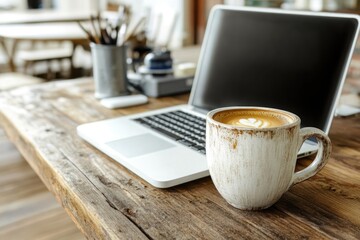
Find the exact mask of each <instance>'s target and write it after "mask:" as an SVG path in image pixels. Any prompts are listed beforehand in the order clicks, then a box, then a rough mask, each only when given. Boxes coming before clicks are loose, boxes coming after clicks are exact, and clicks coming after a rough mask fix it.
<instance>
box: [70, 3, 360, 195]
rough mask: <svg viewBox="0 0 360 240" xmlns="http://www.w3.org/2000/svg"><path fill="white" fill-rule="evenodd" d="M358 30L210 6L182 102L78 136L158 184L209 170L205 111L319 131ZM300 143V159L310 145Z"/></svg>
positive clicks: (302, 16)
mask: <svg viewBox="0 0 360 240" xmlns="http://www.w3.org/2000/svg"><path fill="white" fill-rule="evenodd" d="M358 31H359V20H358V17H357V16H355V15H345V14H330V13H311V12H292V11H283V10H275V9H260V8H245V7H243V8H241V7H225V6H216V7H215V8H213V9H212V11H211V14H210V16H209V20H208V25H207V28H206V33H205V38H204V43H203V45H202V49H201V53H200V59H199V63H198V68H197V72H196V74H195V80H194V84H193V88H192V90H191V95H190V100H189V103H188V104H187V105H180V106H174V107H170V108H165V109H160V110H156V111H149V112H145V113H141V114H136V115H130V116H126V117H119V118H115V119H109V120H104V121H99V122H94V123H88V124H83V125H80V126H78V128H77V131H78V134H79V136H81V137H82V138H83V139H85V140H86V141H88V142H89V143H91V144H92V145H94V146H95V147H97V148H98V149H100V150H101V151H103V152H104V153H106V154H107V155H109V156H110V157H112V158H113V159H115V160H116V161H118V162H119V163H121V164H122V165H124V166H125V167H127V168H128V169H129V170H131V171H132V172H134V173H135V174H137V175H139V176H140V177H142V178H143V179H145V180H146V181H148V182H149V183H150V184H152V185H153V186H155V187H159V188H166V187H171V186H174V185H178V184H181V183H184V182H188V181H191V180H194V179H198V178H201V177H205V176H208V175H209V173H208V168H207V162H206V156H205V153H206V150H205V116H206V113H207V112H208V111H209V110H212V109H214V108H218V107H224V106H263V107H273V108H279V109H284V110H287V111H290V112H293V113H295V114H297V115H298V116H300V118H301V120H302V127H304V126H313V127H317V128H320V129H322V130H323V131H325V132H326V133H328V132H329V128H330V125H331V122H332V118H333V115H334V111H335V107H336V103H337V100H338V98H339V95H340V92H341V89H342V85H343V83H344V79H345V76H346V72H347V69H348V66H349V63H350V59H351V55H352V52H353V50H354V45H355V41H356V39H357V35H358ZM316 148H317V145H316V142H313V141H311V140H309V141H307V142H306V143H305V144H304V145H303V147H302V149H301V150H300V152H299V157H301V156H306V155H308V154H311V153H313V152H315V151H316Z"/></svg>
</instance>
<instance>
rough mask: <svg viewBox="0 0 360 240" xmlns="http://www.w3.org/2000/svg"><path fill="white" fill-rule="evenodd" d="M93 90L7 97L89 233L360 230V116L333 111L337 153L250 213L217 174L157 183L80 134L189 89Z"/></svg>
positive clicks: (6, 123)
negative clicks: (221, 187)
mask: <svg viewBox="0 0 360 240" xmlns="http://www.w3.org/2000/svg"><path fill="white" fill-rule="evenodd" d="M93 90H94V89H93V84H92V82H91V81H90V80H89V79H82V80H76V81H72V80H71V81H64V82H50V83H46V84H43V85H39V86H31V87H25V88H22V89H17V90H13V91H11V92H3V93H2V94H1V96H0V123H1V124H2V125H3V127H4V128H5V130H6V133H7V134H8V136H9V138H10V139H11V141H13V142H14V143H15V144H16V146H17V148H18V149H19V150H20V152H21V153H22V155H23V156H24V157H25V158H26V160H27V161H28V162H29V164H30V165H31V167H32V168H33V169H34V170H35V172H36V173H37V174H38V175H39V176H40V178H41V179H42V181H43V182H44V183H45V184H46V186H47V187H48V188H49V190H50V191H51V192H52V193H53V194H54V195H55V196H56V198H57V200H58V201H59V202H60V203H61V205H62V206H63V207H64V208H65V209H66V211H67V213H68V214H69V215H70V217H71V218H72V219H73V220H74V222H75V223H76V224H77V226H78V227H79V228H80V229H81V231H82V232H83V233H84V234H85V235H86V237H88V238H89V239H174V238H181V239H242V238H253V239H283V238H286V239H307V238H311V239H329V238H330V239H331V238H332V239H347V240H349V239H360V174H359V171H360V117H359V116H357V117H349V118H336V119H335V120H334V122H333V125H332V128H331V131H330V138H331V139H332V142H333V153H332V155H331V159H330V160H329V163H328V164H327V165H326V166H325V168H324V169H323V170H322V171H321V172H320V173H319V174H317V175H316V176H314V177H313V178H311V179H309V180H308V181H305V182H303V183H300V184H298V185H296V186H294V187H293V188H291V189H290V190H289V191H288V192H287V193H285V194H284V196H283V197H282V198H281V199H280V201H279V202H278V203H276V204H275V205H274V206H273V207H271V208H269V209H267V210H264V211H255V212H249V211H241V210H238V209H235V208H233V207H232V206H230V205H229V204H227V203H226V202H225V200H224V199H223V198H222V197H221V196H220V195H219V193H218V192H217V191H216V189H215V187H214V185H213V183H212V181H211V179H210V177H206V178H203V179H200V180H197V181H193V182H190V183H186V184H183V185H180V186H177V187H173V188H170V189H156V188H154V187H152V186H151V185H149V184H148V183H146V182H145V181H143V180H142V179H140V178H139V177H137V176H136V175H134V174H132V173H131V172H129V171H128V170H127V169H125V168H124V167H122V166H121V165H120V164H118V163H116V162H115V161H113V160H112V159H110V158H109V157H107V156H105V155H104V154H102V153H101V152H99V151H98V150H96V149H95V148H94V147H92V146H90V145H89V144H87V143H85V142H84V141H83V140H81V139H80V138H79V137H78V136H77V134H76V126H78V125H79V124H81V123H86V122H91V121H96V120H101V119H105V118H110V117H116V116H122V115H126V114H131V113H137V112H142V111H147V110H151V109H156V108H161V107H166V106H170V105H175V104H182V103H184V102H186V101H187V99H188V95H186V94H185V95H179V96H175V97H164V98H160V99H150V104H148V105H143V106H138V107H132V108H127V109H121V110H109V109H105V108H103V107H101V105H100V104H99V103H98V101H96V100H95V98H94V97H93V94H94V91H93ZM170 157H171V156H169V158H170ZM309 162H310V160H309V159H301V160H299V161H298V165H299V167H300V168H301V167H304V166H305V165H307V164H308V163H309Z"/></svg>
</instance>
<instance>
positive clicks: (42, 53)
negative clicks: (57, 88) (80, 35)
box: [17, 48, 73, 79]
mask: <svg viewBox="0 0 360 240" xmlns="http://www.w3.org/2000/svg"><path fill="white" fill-rule="evenodd" d="M17 56H18V58H19V59H20V60H21V61H23V62H24V63H25V65H24V73H27V72H28V69H29V67H31V66H33V65H34V64H35V63H37V62H47V64H48V66H47V73H48V77H49V79H50V78H51V75H52V71H51V66H50V62H51V61H53V60H56V61H62V60H64V59H68V60H69V61H70V65H71V67H72V56H73V50H72V49H66V48H53V49H51V48H50V49H37V50H22V51H19V52H18V54H17Z"/></svg>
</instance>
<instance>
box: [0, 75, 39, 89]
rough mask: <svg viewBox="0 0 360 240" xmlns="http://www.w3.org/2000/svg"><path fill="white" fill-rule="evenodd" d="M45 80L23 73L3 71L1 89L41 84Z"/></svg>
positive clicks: (0, 80) (0, 81)
mask: <svg viewBox="0 0 360 240" xmlns="http://www.w3.org/2000/svg"><path fill="white" fill-rule="evenodd" d="M44 81H45V80H44V79H41V78H37V77H32V76H28V75H25V74H21V73H2V74H0V91H4V90H8V89H12V88H17V87H21V86H25V85H31V84H39V83H42V82H44Z"/></svg>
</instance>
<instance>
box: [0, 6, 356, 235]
mask: <svg viewBox="0 0 360 240" xmlns="http://www.w3.org/2000/svg"><path fill="white" fill-rule="evenodd" d="M216 4H226V5H237V6H255V7H266V8H282V9H292V10H306V11H324V12H326V11H327V12H341V13H355V14H358V13H360V0H284V1H280V0H268V1H265V0H263V1H260V0H195V1H193V0H136V1H134V0H1V1H0V91H4V90H8V89H11V88H15V87H20V86H24V85H29V84H35V83H41V82H46V81H57V80H65V79H73V78H79V77H89V76H91V75H92V60H91V53H90V49H89V40H88V36H87V35H86V34H84V32H83V31H82V30H81V29H80V27H79V25H78V23H77V22H81V23H82V24H84V26H85V27H86V28H87V29H88V30H89V29H91V27H90V25H91V22H89V19H90V15H93V16H98V14H99V13H100V17H101V19H102V20H101V23H100V25H104V28H108V27H109V26H108V24H110V25H111V21H113V20H114V19H116V17H117V16H118V14H119V9H123V8H126V9H127V11H128V12H129V13H130V14H129V15H130V16H131V17H130V18H129V30H128V31H129V32H131V35H129V39H128V43H129V64H132V65H134V64H141V63H142V61H143V60H144V56H145V55H146V54H147V53H149V52H151V51H153V50H154V49H166V50H168V51H171V52H174V56H173V57H174V58H175V59H174V60H175V61H176V60H177V59H176V58H177V57H178V56H179V58H180V57H183V58H187V57H188V58H190V59H191V60H192V61H194V62H195V64H196V61H197V57H198V54H199V51H198V50H199V47H200V46H201V44H202V41H203V37H204V33H205V28H206V21H207V19H208V15H209V12H210V9H211V7H212V6H214V5H216ZM114 21H116V20H114ZM359 46H360V45H359ZM184 49H185V50H186V49H188V51H187V56H181V54H178V55H176V54H175V53H176V52H177V51H178V50H184ZM359 49H360V47H357V48H356V51H355V54H354V56H353V59H352V62H351V67H350V70H349V72H348V77H347V80H346V82H347V84H346V85H345V89H344V93H345V98H347V101H348V102H350V103H351V104H352V105H354V106H357V107H360V103H359V100H358V98H356V97H355V98H354V95H356V96H358V95H359V92H360V80H359V77H360V55H359V53H360V50H359ZM186 60H187V59H186ZM133 70H134V71H136V67H134V68H133ZM83 238H84V237H83V236H82V234H81V233H80V231H79V230H78V229H77V228H76V226H75V225H74V223H73V222H72V221H71V219H70V218H69V217H68V216H67V215H66V213H65V211H64V210H63V209H62V208H61V206H60V205H59V204H58V203H57V202H56V201H55V199H54V197H53V196H52V195H51V194H50V193H49V192H48V190H47V189H46V187H45V186H44V185H43V184H42V182H41V180H40V179H39V178H38V177H37V176H36V174H35V173H34V172H33V171H32V169H31V168H30V167H29V165H28V164H27V163H26V162H25V160H24V159H23V158H22V156H21V155H20V154H19V152H17V150H16V149H15V147H14V146H13V145H12V144H11V143H10V142H9V141H8V140H7V138H6V136H5V133H4V132H3V131H2V130H1V129H0V239H83Z"/></svg>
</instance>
